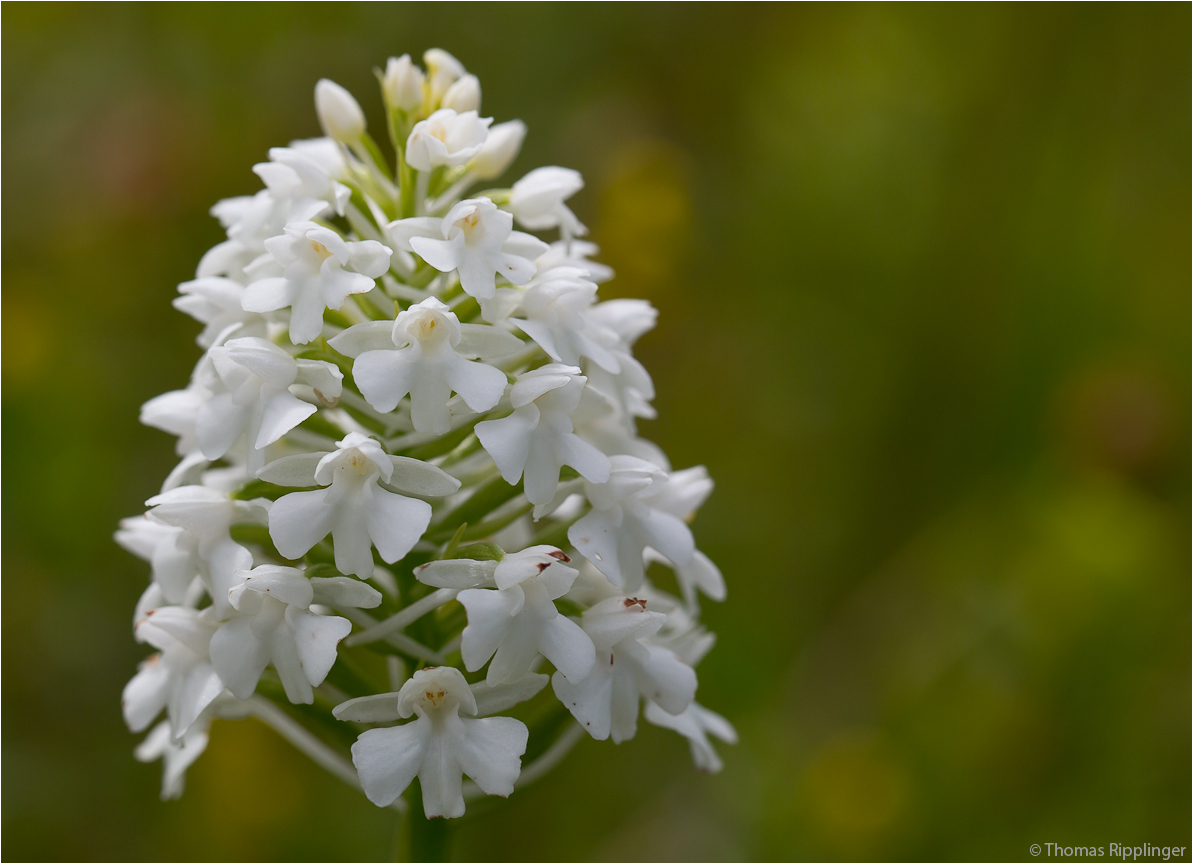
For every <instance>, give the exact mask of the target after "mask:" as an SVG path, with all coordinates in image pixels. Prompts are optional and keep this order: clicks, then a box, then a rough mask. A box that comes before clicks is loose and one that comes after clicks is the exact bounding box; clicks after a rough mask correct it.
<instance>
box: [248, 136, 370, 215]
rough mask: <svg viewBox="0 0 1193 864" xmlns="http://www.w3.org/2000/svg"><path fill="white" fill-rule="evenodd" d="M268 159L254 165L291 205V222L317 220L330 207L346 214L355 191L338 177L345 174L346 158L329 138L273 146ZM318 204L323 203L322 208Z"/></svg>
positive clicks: (277, 198) (273, 190)
mask: <svg viewBox="0 0 1193 864" xmlns="http://www.w3.org/2000/svg"><path fill="white" fill-rule="evenodd" d="M269 159H270V161H268V162H259V163H258V164H256V165H254V166H253V173H254V174H256V175H257V176H258V177H260V178H261V179H262V180H263V181H264V182H265V185H266V186H267V187H268V188H269V192H270V195H272V196H273V199H274V200H275V201H277V202H279V203H283V204H288V206H289V213H288V214H287V215H288V217H289V218H288V219H287V221H291V222H297V221H303V220H308V219H313V218H314V217H315V216H316V215H322V214H323V213H324V212H325V211H327V210H328V209H332V210H335V212H336V213H338V214H339V215H341V216H343V215H344V207H345V205H347V203H348V199H349V198H351V197H352V190H351V189H349V188H348V187H347V186H345V185H344V184H343V183H340V182H338V179H337V178H340V177H342V176H343V175H344V157H343V155H342V154H341V152H340V148H339V147H337V146H336V144H335V142H334V141H332V140H331V139H329V138H313V139H311V140H309V141H295V142H293V143H292V144H291V145H290V146H289V147H271V148H269ZM316 205H322V206H319V207H318V209H315V208H316Z"/></svg>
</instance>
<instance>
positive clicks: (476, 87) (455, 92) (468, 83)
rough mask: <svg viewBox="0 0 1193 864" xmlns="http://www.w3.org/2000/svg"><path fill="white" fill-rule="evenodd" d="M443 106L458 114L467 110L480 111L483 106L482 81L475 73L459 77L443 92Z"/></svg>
mask: <svg viewBox="0 0 1193 864" xmlns="http://www.w3.org/2000/svg"><path fill="white" fill-rule="evenodd" d="M441 105H442V107H444V108H450V109H451V110H452V111H455V112H456V113H457V114H463V113H464V112H465V111H479V110H480V108H481V82H480V81H479V80H478V79H477V77H476V76H475V75H464V76H462V77H460V78H457V79H456V80H455V81H454V82H452V85H451V86H450V87H448V88H447V90H446V92H444V94H443V101H442V103H441Z"/></svg>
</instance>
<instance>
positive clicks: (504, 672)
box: [456, 546, 595, 685]
mask: <svg viewBox="0 0 1193 864" xmlns="http://www.w3.org/2000/svg"><path fill="white" fill-rule="evenodd" d="M568 560H570V559H569V558H568V557H567V556H566V555H564V554H563V553H562V552H561V551H559V550H558V549H556V548H554V547H552V546H532V547H530V548H529V549H524V550H522V551H521V552H514V553H510V554H507V555H506V556H505V558H503V559H502V560H501V562H500V563H499V564H498V565H497V567H496V569H495V570H494V574H493V578H494V581H495V583H496V585H497V590H488V589H483V588H471V589H468V590H466V591H461V592H460V594H459V595H458V596H457V598H456V599H458V600H459V601H460V603H462V604H463V605H464V608H465V609H466V610H468V626H467V627H465V628H464V638H463V642H462V643H461V646H460V648H461V653H462V655H463V659H464V667H465V668H466V669H467V670H468V671H469V672H475V671H476V670H477V669H480V668H481V667H482V666H484V665H485V663H486V662H487V661H488V659H489V658H490V657H492V658H493V662H492V663H490V664H489V672H488V675H487V678H486V680H487V681H488V682H489V684H492V685H496V684H503V683H506V682H509V681H514V680H516V679H518V678H520V677H521V676H523V675H525V674H526V673H527V672H528V671H530V666H531V663H533V662H534V658H535V657H537V656H538V655H539V654H542V655H543V656H544V657H546V658H547V659H548V660H550V661H551V663H552V664H554V665H555V667H556V668H557V669H559V670H561V671H562V672H563V673H564V674H565V675H567V676H568V677H569V678H572V679H574V680H579V679H580V678H583V677H584V676H585V675H587V674H588V672H589V670H590V669H591V668H592V663H593V659H594V656H595V655H594V653H593V647H592V640H590V639H589V638H588V636H587V635H585V633H584V631H583V630H581V629H580V627H579V625H577V624H576V622H574V621H572V619H570V618H567V617H565V616H563V615H560V614H559V612H558V610H556V608H555V603H554V602H553V601H555V600H556V599H558V598H560V597H562V596H563V595H564V594H566V593H567V592H568V589H570V588H571V587H572V582H574V581H575V579H576V575H577V574H576V571H575V570H573V569H572V568H570V567H565V566H564V565H563V564H562V563H560V562H566V561H568ZM494 652H496V656H494Z"/></svg>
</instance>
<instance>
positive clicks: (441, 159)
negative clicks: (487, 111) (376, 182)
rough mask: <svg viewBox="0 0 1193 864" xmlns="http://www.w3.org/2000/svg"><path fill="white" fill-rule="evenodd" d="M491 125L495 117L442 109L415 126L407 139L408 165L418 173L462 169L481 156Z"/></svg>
mask: <svg viewBox="0 0 1193 864" xmlns="http://www.w3.org/2000/svg"><path fill="white" fill-rule="evenodd" d="M492 122H493V118H492V117H478V116H477V113H476V112H475V111H465V112H464V113H463V114H457V113H456V112H455V111H453V110H451V109H450V108H441V109H439V110H438V111H436V112H435V113H434V114H432V115H431V116H430V117H428V118H427V119H426V120H420V121H419V122H418V123H415V124H414V128H413V129H412V130H411V131H410V137H409V138H407V139H406V162H407V163H408V164H409V165H410V167H411V168H416V169H418V170H419V171H430V170H431V169H432V168H438V167H439V166H440V165H463V164H464V163H465V162H467V161H468V160H469V159H471V158H472V157H473V156H475V155H476V154H477V153H479V152H480V150H481V145H483V144H484V143H485V138H486V137H488V134H489V124H490V123H492Z"/></svg>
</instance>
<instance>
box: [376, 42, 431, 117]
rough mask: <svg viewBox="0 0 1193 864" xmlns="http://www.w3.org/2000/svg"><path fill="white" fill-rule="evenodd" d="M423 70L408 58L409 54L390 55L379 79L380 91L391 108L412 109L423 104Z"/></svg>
mask: <svg viewBox="0 0 1193 864" xmlns="http://www.w3.org/2000/svg"><path fill="white" fill-rule="evenodd" d="M425 80H426V79H425V76H424V75H423V70H421V69H419V68H418V67H417V66H415V65H414V63H413V62H411V60H410V55H409V54H403V55H402V56H401V57H390V58H389V62H388V63H386V64H385V77H384V78H383V79H382V80H381V92H382V95H383V96H384V97H385V101H386V102H387V103H388V104H389V105H390V106H391V107H393V108H398V109H401V110H402V111H414V110H415V109H417V108H418V107H419V106H421V105H422V104H423V82H424V81H425Z"/></svg>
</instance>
